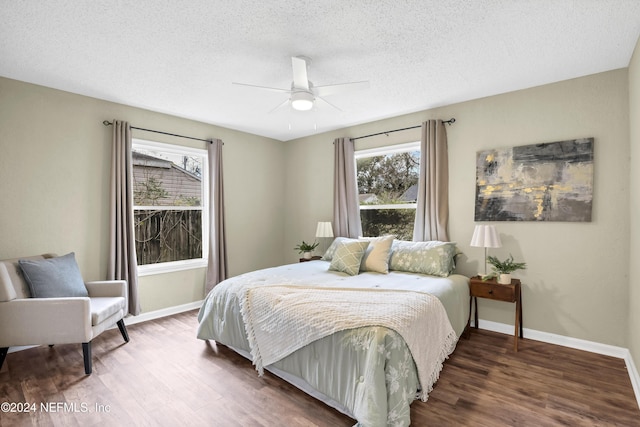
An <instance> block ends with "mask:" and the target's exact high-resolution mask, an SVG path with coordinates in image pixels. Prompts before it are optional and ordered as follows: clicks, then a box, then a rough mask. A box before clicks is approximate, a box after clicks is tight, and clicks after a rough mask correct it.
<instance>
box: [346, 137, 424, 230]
mask: <svg viewBox="0 0 640 427" xmlns="http://www.w3.org/2000/svg"><path fill="white" fill-rule="evenodd" d="M355 157H356V171H357V172H356V173H357V182H358V193H359V199H360V219H361V222H362V232H363V235H364V236H368V237H375V236H382V235H386V234H393V235H395V236H396V237H397V238H398V239H401V240H411V239H412V238H413V225H414V221H415V210H416V198H417V194H418V179H419V177H420V169H419V168H420V145H419V143H417V142H416V143H410V144H402V145H398V146H392V147H382V148H377V149H372V150H363V151H358V152H357V153H356V156H355Z"/></svg>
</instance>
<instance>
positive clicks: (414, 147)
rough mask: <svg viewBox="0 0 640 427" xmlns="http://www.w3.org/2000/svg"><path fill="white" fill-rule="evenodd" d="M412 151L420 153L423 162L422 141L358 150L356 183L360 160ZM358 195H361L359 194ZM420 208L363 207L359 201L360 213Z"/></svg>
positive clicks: (400, 205)
mask: <svg viewBox="0 0 640 427" xmlns="http://www.w3.org/2000/svg"><path fill="white" fill-rule="evenodd" d="M410 151H419V152H420V159H421V161H422V150H421V143H420V141H413V142H405V143H401V144H393V145H384V146H381V147H374V148H365V149H362V150H356V151H355V152H354V156H353V157H354V159H353V162H354V170H355V172H356V183H357V177H358V159H362V158H366V157H376V156H386V155H388V154H398V153H406V152H410ZM358 194H360V193H359V192H358ZM417 208H418V203H417V202H415V203H392V204H382V205H362V204H360V201H358V212H360V211H362V210H374V209H414V210H416V209H417Z"/></svg>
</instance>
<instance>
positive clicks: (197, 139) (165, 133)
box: [102, 120, 211, 142]
mask: <svg viewBox="0 0 640 427" xmlns="http://www.w3.org/2000/svg"><path fill="white" fill-rule="evenodd" d="M102 124H103V125H105V126H111V125H113V123H111V122H110V121H108V120H105V121H103V122H102ZM131 129H136V130H143V131H146V132H154V133H161V134H163V135H169V136H177V137H178V138H186V139H193V140H196V141H203V142H211V140H210V139H202V138H194V137H193V136H184V135H178V134H175V133H169V132H162V131H159V130H153V129H144V128H137V127H133V126H131Z"/></svg>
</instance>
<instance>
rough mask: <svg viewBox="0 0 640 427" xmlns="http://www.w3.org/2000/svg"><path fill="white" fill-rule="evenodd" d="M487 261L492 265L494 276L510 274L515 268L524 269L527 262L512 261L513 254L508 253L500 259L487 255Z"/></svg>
mask: <svg viewBox="0 0 640 427" xmlns="http://www.w3.org/2000/svg"><path fill="white" fill-rule="evenodd" d="M487 262H488V263H489V264H491V266H492V267H493V272H494V276H495V275H496V274H511V273H513V272H514V271H516V270H525V269H526V268H527V264H526V263H524V262H514V261H513V255H511V254H509V258H507V259H506V260H504V261H500V260H499V259H498V258H496V257H494V256H491V255H489V256H488V257H487Z"/></svg>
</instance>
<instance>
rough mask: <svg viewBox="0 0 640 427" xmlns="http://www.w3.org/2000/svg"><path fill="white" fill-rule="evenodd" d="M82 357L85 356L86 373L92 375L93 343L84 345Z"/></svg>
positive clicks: (84, 343)
mask: <svg viewBox="0 0 640 427" xmlns="http://www.w3.org/2000/svg"><path fill="white" fill-rule="evenodd" d="M82 355H83V356H84V373H85V374H87V375H91V341H89V342H83V343H82Z"/></svg>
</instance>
